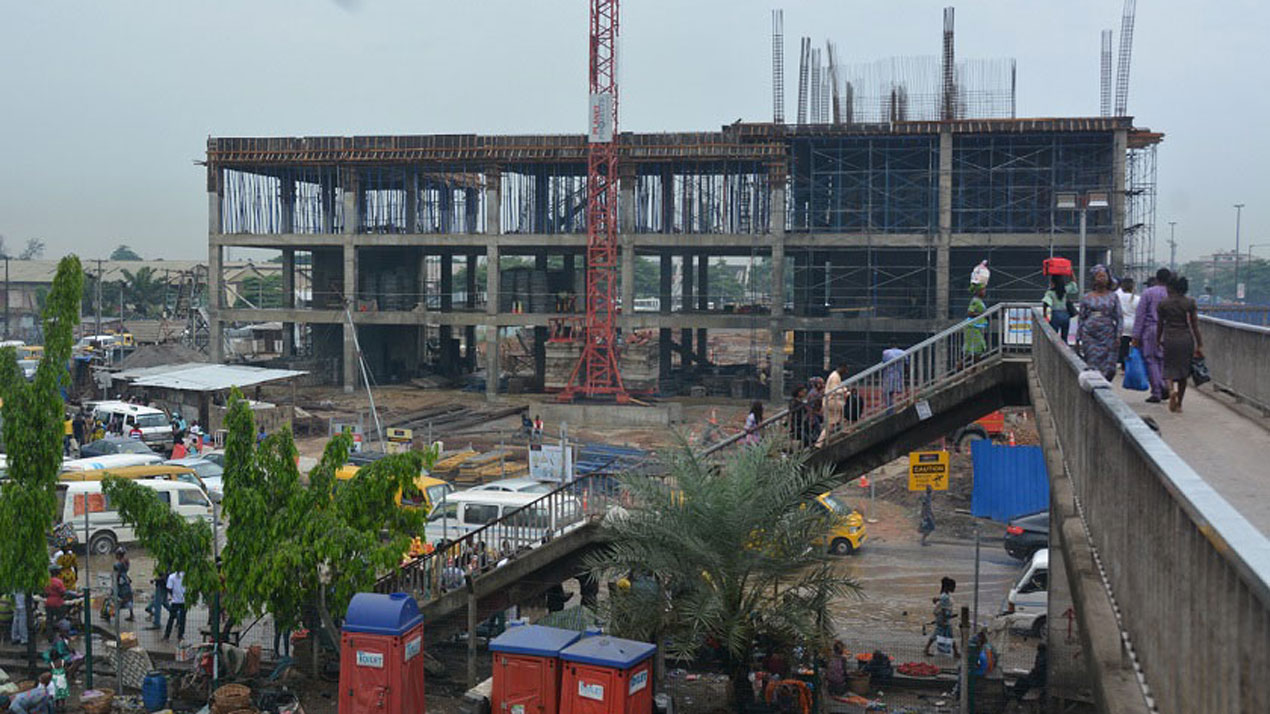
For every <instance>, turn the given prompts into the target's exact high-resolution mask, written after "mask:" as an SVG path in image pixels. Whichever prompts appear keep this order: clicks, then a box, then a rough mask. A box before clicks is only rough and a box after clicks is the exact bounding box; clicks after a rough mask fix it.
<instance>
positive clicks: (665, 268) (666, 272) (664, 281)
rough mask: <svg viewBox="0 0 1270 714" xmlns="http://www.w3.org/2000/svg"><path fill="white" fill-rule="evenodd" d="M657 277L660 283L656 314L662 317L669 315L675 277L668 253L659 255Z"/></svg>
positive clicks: (672, 261)
mask: <svg viewBox="0 0 1270 714" xmlns="http://www.w3.org/2000/svg"><path fill="white" fill-rule="evenodd" d="M659 277H660V278H661V282H660V285H659V287H658V290H657V299H658V301H659V309H658V312H660V313H661V314H663V315H669V314H670V301H671V293H672V290H671V284H672V283H673V282H674V277H675V263H674V256H672V255H671V254H670V252H669V251H667V252H664V253H662V254H661V275H660V276H659Z"/></svg>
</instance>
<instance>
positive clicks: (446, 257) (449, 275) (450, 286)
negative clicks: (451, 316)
mask: <svg viewBox="0 0 1270 714" xmlns="http://www.w3.org/2000/svg"><path fill="white" fill-rule="evenodd" d="M453 309H454V256H453V255H452V254H450V253H442V254H441V312H449V311H451V310H453Z"/></svg>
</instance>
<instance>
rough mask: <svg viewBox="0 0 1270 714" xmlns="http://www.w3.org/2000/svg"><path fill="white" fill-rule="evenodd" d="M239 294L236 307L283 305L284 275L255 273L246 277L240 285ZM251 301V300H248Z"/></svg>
mask: <svg viewBox="0 0 1270 714" xmlns="http://www.w3.org/2000/svg"><path fill="white" fill-rule="evenodd" d="M238 291H239V294H238V296H237V299H236V300H235V301H234V307H236V308H244V307H252V306H254V307H256V308H270V307H282V298H283V291H282V276H281V275H277V274H273V275H266V276H263V277H260V276H255V275H253V276H252V277H250V278H244V279H243V281H242V283H240V284H239V287H238ZM248 301H250V302H248Z"/></svg>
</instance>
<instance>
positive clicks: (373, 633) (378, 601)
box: [339, 593, 425, 714]
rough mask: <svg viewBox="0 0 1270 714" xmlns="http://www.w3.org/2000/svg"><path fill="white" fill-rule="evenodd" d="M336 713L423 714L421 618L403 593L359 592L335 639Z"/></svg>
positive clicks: (409, 598)
mask: <svg viewBox="0 0 1270 714" xmlns="http://www.w3.org/2000/svg"><path fill="white" fill-rule="evenodd" d="M339 692H340V700H339V714H424V711H425V705H424V699H423V615H421V614H419V606H418V604H417V603H415V600H414V598H412V597H410V596H409V595H407V594H405V593H393V594H391V595H381V594H378V593H358V594H356V595H354V596H353V600H352V602H350V603H349V604H348V614H347V615H345V617H344V629H343V634H342V635H341V637H340V689H339Z"/></svg>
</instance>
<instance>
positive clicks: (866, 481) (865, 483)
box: [860, 476, 869, 488]
mask: <svg viewBox="0 0 1270 714" xmlns="http://www.w3.org/2000/svg"><path fill="white" fill-rule="evenodd" d="M868 487H869V477H868V476H861V477H860V488H868Z"/></svg>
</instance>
